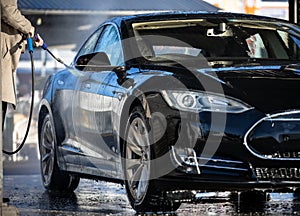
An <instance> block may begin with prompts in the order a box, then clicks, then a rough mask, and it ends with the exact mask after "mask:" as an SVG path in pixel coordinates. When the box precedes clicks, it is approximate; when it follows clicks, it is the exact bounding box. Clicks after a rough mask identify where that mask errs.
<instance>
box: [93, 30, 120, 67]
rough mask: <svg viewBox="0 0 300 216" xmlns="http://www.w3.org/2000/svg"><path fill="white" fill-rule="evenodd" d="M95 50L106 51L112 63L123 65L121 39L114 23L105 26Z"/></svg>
mask: <svg viewBox="0 0 300 216" xmlns="http://www.w3.org/2000/svg"><path fill="white" fill-rule="evenodd" d="M94 52H105V53H106V54H107V56H108V58H109V60H110V63H111V65H122V63H123V52H122V45H121V40H120V37H119V34H118V31H117V29H116V28H115V27H114V26H113V25H107V26H106V27H105V28H104V30H103V33H102V34H101V36H100V38H99V39H98V41H97V44H96V46H95V50H94Z"/></svg>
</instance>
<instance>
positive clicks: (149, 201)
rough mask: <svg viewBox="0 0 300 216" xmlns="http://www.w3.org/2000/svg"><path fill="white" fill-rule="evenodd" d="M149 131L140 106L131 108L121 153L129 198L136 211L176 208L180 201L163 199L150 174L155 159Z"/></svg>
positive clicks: (158, 210) (164, 210)
mask: <svg viewBox="0 0 300 216" xmlns="http://www.w3.org/2000/svg"><path fill="white" fill-rule="evenodd" d="M149 131H150V126H149V122H148V121H147V119H146V118H145V115H144V111H143V109H142V108H141V107H137V108H135V109H133V111H132V112H131V115H130V117H129V120H128V123H127V126H126V135H125V138H126V139H125V144H124V148H123V153H122V156H123V168H124V176H125V187H126V191H127V196H128V199H129V201H130V204H131V206H132V207H133V208H134V209H135V210H136V211H137V212H160V211H163V212H170V211H171V212H172V211H176V210H177V209H178V208H179V207H180V204H181V203H178V202H176V203H175V202H172V200H168V199H165V197H164V195H163V194H164V192H163V191H160V190H159V189H158V188H159V187H156V186H157V185H155V184H156V182H155V179H152V177H151V172H153V168H152V166H151V164H152V163H151V160H152V159H154V158H155V152H154V148H153V147H152V146H153V145H151V133H150V132H149Z"/></svg>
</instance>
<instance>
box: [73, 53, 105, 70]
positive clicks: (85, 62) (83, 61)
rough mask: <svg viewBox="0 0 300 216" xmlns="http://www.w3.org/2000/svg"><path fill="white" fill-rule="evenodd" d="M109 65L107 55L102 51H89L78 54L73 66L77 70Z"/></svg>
mask: <svg viewBox="0 0 300 216" xmlns="http://www.w3.org/2000/svg"><path fill="white" fill-rule="evenodd" d="M103 66H106V67H107V66H110V61H109V59H108V56H107V55H106V53H104V52H96V53H89V54H86V55H82V56H79V57H78V58H77V60H76V63H75V67H76V68H77V69H79V70H94V69H95V68H99V67H103Z"/></svg>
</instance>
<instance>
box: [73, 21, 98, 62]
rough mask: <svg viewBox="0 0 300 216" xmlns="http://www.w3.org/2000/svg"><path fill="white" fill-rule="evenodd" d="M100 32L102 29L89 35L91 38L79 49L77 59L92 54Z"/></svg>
mask: <svg viewBox="0 0 300 216" xmlns="http://www.w3.org/2000/svg"><path fill="white" fill-rule="evenodd" d="M102 30H103V27H101V28H99V29H98V30H97V31H95V32H94V33H93V34H92V35H91V37H89V39H88V40H87V41H86V42H85V43H84V44H83V46H82V47H81V48H80V50H79V52H78V54H77V57H79V56H82V55H85V54H89V53H92V52H94V49H95V46H96V42H97V39H98V38H99V36H100V34H101V32H102Z"/></svg>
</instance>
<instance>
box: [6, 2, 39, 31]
mask: <svg viewBox="0 0 300 216" xmlns="http://www.w3.org/2000/svg"><path fill="white" fill-rule="evenodd" d="M1 19H2V21H3V22H5V23H7V24H8V25H10V26H12V27H13V28H15V29H17V30H19V31H20V32H22V33H24V34H31V36H33V35H34V27H33V26H32V25H31V23H30V21H29V20H28V19H26V18H25V17H24V16H23V15H22V14H21V12H20V10H19V9H18V6H17V0H1Z"/></svg>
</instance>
